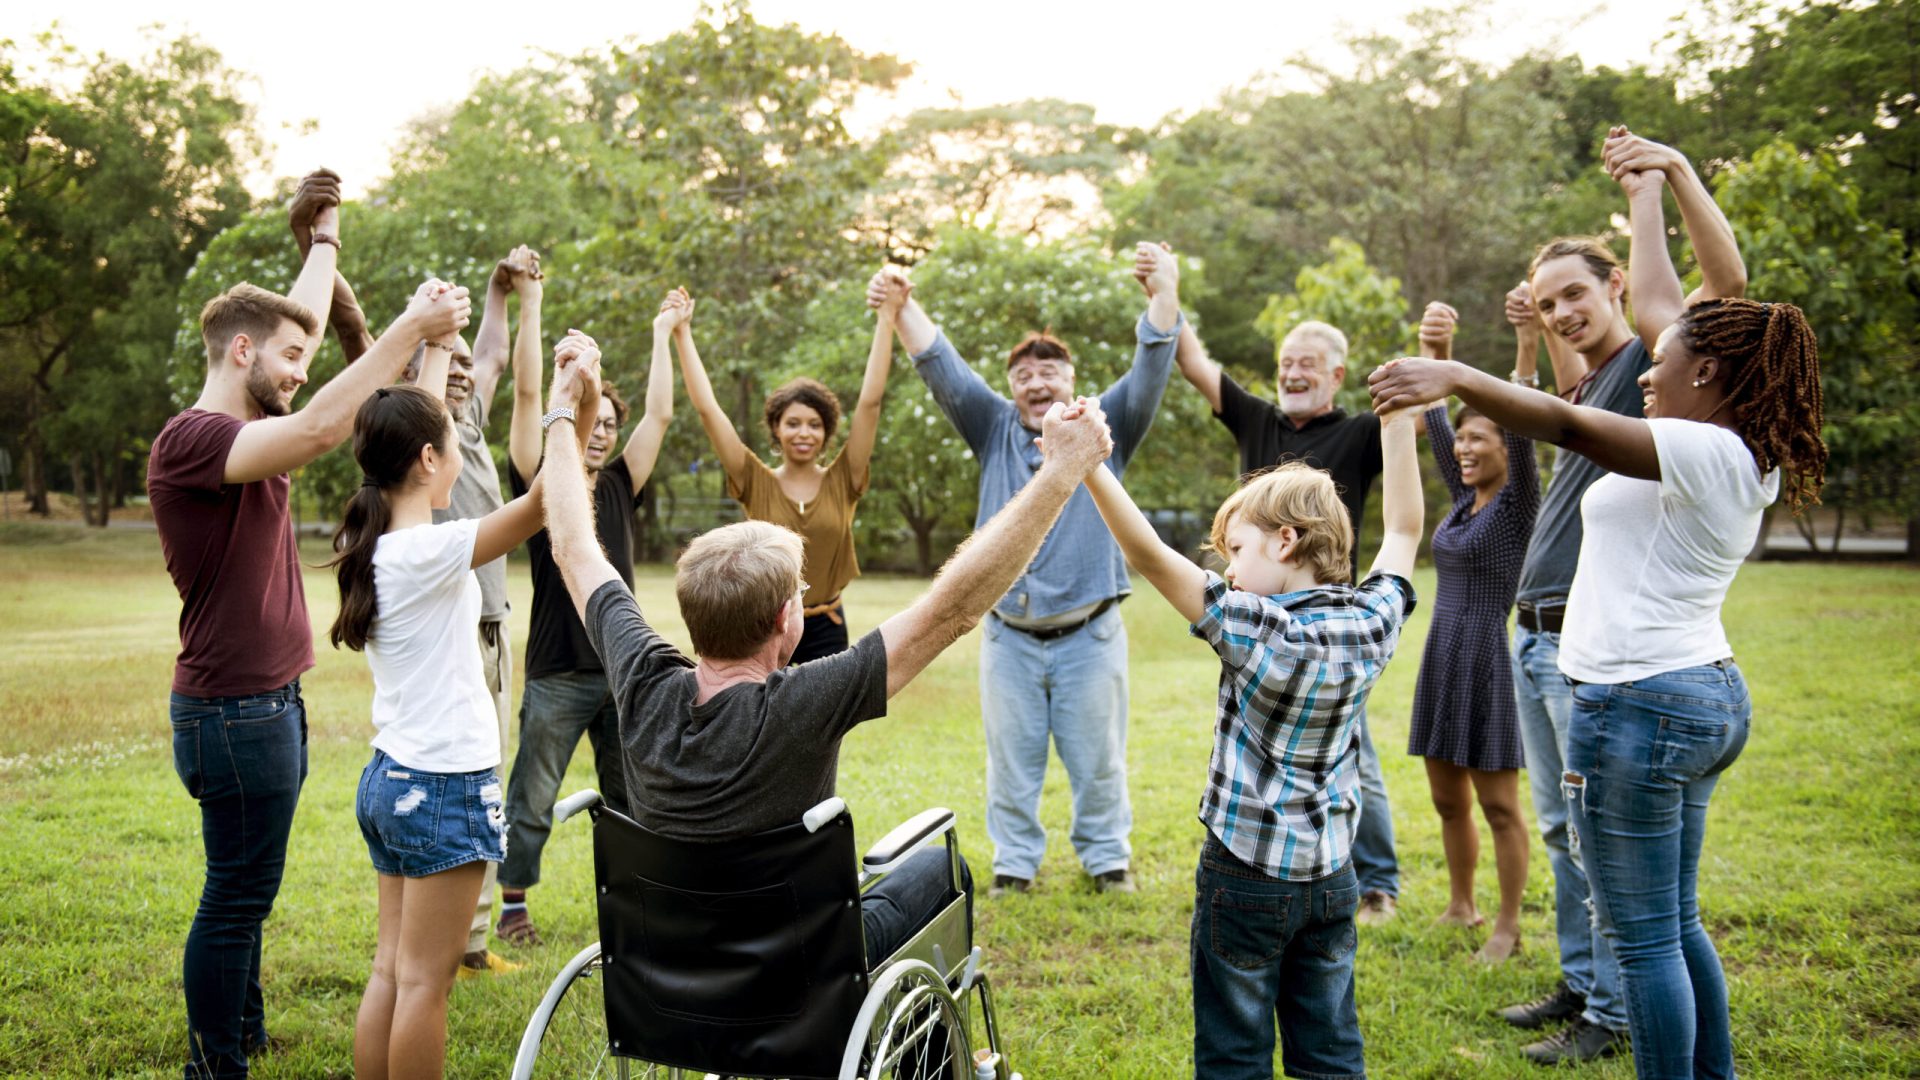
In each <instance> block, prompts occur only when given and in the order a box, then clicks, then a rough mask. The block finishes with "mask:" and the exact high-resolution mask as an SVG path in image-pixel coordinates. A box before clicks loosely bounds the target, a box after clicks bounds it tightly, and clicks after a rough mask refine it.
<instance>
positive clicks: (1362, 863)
mask: <svg viewBox="0 0 1920 1080" xmlns="http://www.w3.org/2000/svg"><path fill="white" fill-rule="evenodd" d="M1353 872H1354V874H1355V875H1356V876H1358V877H1359V879H1360V893H1361V895H1363V896H1364V895H1366V894H1367V893H1370V892H1383V893H1386V894H1387V895H1388V896H1392V897H1398V896H1399V895H1400V861H1399V860H1398V859H1397V858H1395V857H1394V854H1393V806H1392V804H1390V803H1388V802H1387V778H1386V775H1385V774H1383V773H1382V772H1381V771H1380V752H1379V751H1378V750H1375V749H1374V748H1373V731H1372V730H1371V728H1370V727H1369V726H1368V724H1367V707H1366V704H1365V703H1364V702H1363V703H1362V704H1361V706H1360V826H1359V828H1357V829H1355V830H1354V832H1353Z"/></svg>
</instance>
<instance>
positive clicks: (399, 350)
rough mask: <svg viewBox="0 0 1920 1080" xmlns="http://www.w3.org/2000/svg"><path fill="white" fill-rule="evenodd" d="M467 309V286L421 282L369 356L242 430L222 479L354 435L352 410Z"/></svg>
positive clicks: (451, 328) (237, 478)
mask: <svg viewBox="0 0 1920 1080" xmlns="http://www.w3.org/2000/svg"><path fill="white" fill-rule="evenodd" d="M314 246H315V247H320V246H323V245H319V244H316V245H314ZM471 308H472V305H471V304H470V303H469V302H468V300H467V290H465V289H459V288H454V287H453V286H451V285H448V284H447V283H446V282H444V281H429V282H427V283H426V284H424V285H422V286H420V290H419V291H418V292H416V293H414V295H413V300H412V302H411V303H409V304H408V305H407V310H406V311H405V312H402V313H401V315H400V317H399V318H398V319H395V320H394V321H393V325H392V326H390V327H388V328H387V332H386V333H384V334H382V335H380V340H378V341H376V342H374V343H373V348H371V349H369V350H367V355H366V356H364V357H362V358H361V359H360V362H359V363H357V364H350V365H348V366H347V368H346V370H344V371H342V372H341V373H340V374H338V375H336V376H334V377H333V379H332V380H331V381H330V382H328V383H327V385H325V386H323V387H321V388H320V389H319V390H318V391H317V392H316V393H315V394H314V395H313V400H311V401H309V402H307V407H306V408H304V409H301V410H300V411H299V412H297V413H293V414H291V415H288V416H273V417H267V418H266V419H262V420H254V421H251V422H249V423H247V424H245V425H243V426H242V427H241V428H240V434H239V435H238V436H236V437H235V439H234V441H233V448H232V449H231V450H229V451H228V452H227V467H226V475H225V480H226V482H227V483H229V484H246V483H251V482H253V481H255V480H264V479H266V478H267V477H269V476H279V475H280V474H281V473H285V472H291V471H292V470H294V469H297V468H299V467H300V466H302V465H305V464H306V463H307V462H309V461H312V460H313V459H314V458H317V457H319V456H320V455H321V454H324V453H326V452H327V451H328V450H331V449H333V448H334V447H336V446H338V445H340V444H341V443H342V442H345V441H346V439H347V436H349V435H351V434H353V414H354V413H355V412H357V411H359V409H360V404H361V402H364V401H365V400H367V398H368V397H369V396H370V395H372V393H373V392H374V391H375V390H378V389H379V388H381V387H382V386H386V385H389V384H391V383H392V382H393V381H394V380H395V379H397V378H399V377H400V372H401V371H402V369H404V368H405V367H406V366H407V361H408V360H411V359H412V358H413V351H414V349H416V348H418V347H419V345H420V342H421V341H423V340H426V339H428V338H441V337H445V336H446V335H448V334H455V333H459V331H460V328H461V327H463V326H465V325H467V318H468V315H469V313H470V311H471Z"/></svg>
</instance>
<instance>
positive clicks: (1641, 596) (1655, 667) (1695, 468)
mask: <svg viewBox="0 0 1920 1080" xmlns="http://www.w3.org/2000/svg"><path fill="white" fill-rule="evenodd" d="M1647 427H1648V428H1649V429H1650V430H1651V431H1652V432H1653V445H1654V451H1655V453H1657V454H1658V455H1659V457H1660V479H1659V480H1658V481H1657V482H1656V481H1653V480H1632V479H1629V478H1627V477H1624V476H1620V475H1617V474H1609V475H1607V476H1603V477H1601V478H1600V479H1599V480H1596V481H1594V484H1593V486H1592V487H1590V488H1588V489H1587V494H1586V497H1585V498H1584V499H1582V500H1581V503H1580V516H1581V520H1582V521H1583V522H1584V525H1585V537H1584V538H1583V539H1582V540H1581V542H1580V564H1579V568H1578V569H1577V570H1575V571H1574V575H1573V589H1572V591H1571V592H1570V593H1569V594H1568V596H1567V618H1566V624H1565V626H1564V627H1563V628H1562V631H1561V635H1560V670H1561V672H1563V673H1564V674H1565V675H1567V676H1568V677H1569V678H1572V679H1578V680H1579V681H1581V682H1594V683H1622V682H1631V681H1633V680H1634V679H1644V678H1646V677H1648V676H1650V675H1658V674H1660V673H1662V672H1666V671H1677V670H1679V669H1681V668H1689V667H1697V666H1699V665H1701V664H1711V663H1713V662H1714V661H1716V660H1724V659H1726V658H1727V657H1729V656H1731V655H1733V649H1732V648H1731V647H1730V646H1729V645H1728V644H1727V633H1726V630H1725V629H1723V628H1722V627H1721V625H1720V603H1721V601H1722V600H1724V599H1725V598H1726V595H1727V586H1728V585H1729V584H1731V583H1732V582H1733V575H1734V571H1736V570H1738V569H1739V568H1740V563H1741V561H1742V560H1744V559H1745V558H1746V557H1747V553H1748V552H1749V551H1752V550H1753V542H1754V539H1755V538H1756V537H1757V536H1758V535H1759V532H1760V514H1761V512H1762V511H1763V510H1765V509H1766V508H1767V507H1768V506H1770V505H1772V503H1773V500H1774V499H1776V498H1778V497H1779V495H1780V475H1779V473H1778V471H1775V472H1771V473H1768V474H1767V475H1765V476H1761V475H1760V471H1759V469H1758V468H1757V467H1756V466H1755V465H1754V462H1753V453H1752V452H1751V451H1749V450H1748V449H1747V447H1746V444H1745V443H1743V442H1741V441H1740V436H1739V435H1738V434H1735V433H1734V432H1733V431H1731V430H1729V429H1727V428H1723V427H1718V426H1715V425H1713V424H1702V423H1698V422H1695V421H1692V420H1673V419H1655V420H1649V421H1647Z"/></svg>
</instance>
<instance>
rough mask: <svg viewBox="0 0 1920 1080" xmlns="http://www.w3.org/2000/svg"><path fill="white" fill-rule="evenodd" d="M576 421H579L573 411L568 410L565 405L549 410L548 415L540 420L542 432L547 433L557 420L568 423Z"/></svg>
mask: <svg viewBox="0 0 1920 1080" xmlns="http://www.w3.org/2000/svg"><path fill="white" fill-rule="evenodd" d="M576 419H578V417H576V416H574V414H573V410H572V409H569V408H567V407H566V406H565V405H559V406H556V407H554V408H552V409H549V410H547V415H545V416H543V417H541V418H540V430H541V431H545V430H547V429H548V428H550V427H552V426H553V425H554V422H555V421H556V420H565V421H567V422H568V423H572V422H573V421H574V420H576Z"/></svg>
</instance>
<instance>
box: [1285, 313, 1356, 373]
mask: <svg viewBox="0 0 1920 1080" xmlns="http://www.w3.org/2000/svg"><path fill="white" fill-rule="evenodd" d="M1292 341H1307V342H1314V343H1317V344H1318V345H1319V346H1320V351H1321V352H1322V353H1324V354H1325V355H1326V360H1327V367H1328V368H1337V367H1345V366H1346V365H1347V335H1345V334H1343V333H1341V332H1340V328H1339V327H1337V326H1335V325H1333V324H1332V323H1324V322H1321V321H1320V320H1318V319H1308V320H1307V321H1306V322H1303V323H1301V324H1299V325H1298V326H1295V327H1294V328H1293V329H1291V330H1289V331H1287V336H1286V337H1284V338H1282V339H1281V340H1280V350H1281V351H1282V352H1285V351H1286V348H1287V343H1288V342H1292Z"/></svg>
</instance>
